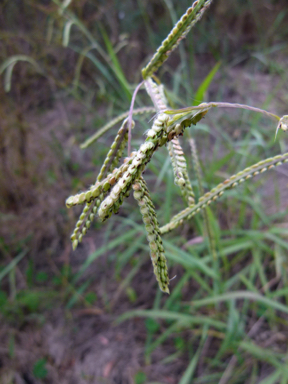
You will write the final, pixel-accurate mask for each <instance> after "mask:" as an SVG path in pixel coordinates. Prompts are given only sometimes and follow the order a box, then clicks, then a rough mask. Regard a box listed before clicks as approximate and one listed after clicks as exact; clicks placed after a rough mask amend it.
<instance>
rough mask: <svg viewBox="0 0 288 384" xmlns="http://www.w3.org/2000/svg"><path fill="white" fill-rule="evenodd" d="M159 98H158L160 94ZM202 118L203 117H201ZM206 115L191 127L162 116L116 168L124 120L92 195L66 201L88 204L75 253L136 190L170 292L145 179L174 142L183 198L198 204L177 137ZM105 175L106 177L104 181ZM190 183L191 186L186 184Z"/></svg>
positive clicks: (162, 283)
mask: <svg viewBox="0 0 288 384" xmlns="http://www.w3.org/2000/svg"><path fill="white" fill-rule="evenodd" d="M150 85H151V86H152V88H154V87H155V84H153V82H152V80H150ZM155 96H156V97H157V93H156V92H155ZM158 96H159V94H158ZM198 115H199V116H200V117H197V116H198ZM202 115H203V113H202V112H196V113H195V114H194V115H193V117H192V118H190V120H189V123H188V121H187V119H186V120H183V121H182V122H180V123H179V122H178V123H177V122H174V121H173V118H172V117H170V116H169V115H167V114H165V113H159V114H158V116H157V117H156V118H155V120H154V122H153V125H152V128H151V129H150V130H149V131H148V132H147V138H146V140H145V142H144V143H143V144H142V145H141V146H140V148H139V150H138V151H135V152H132V153H131V154H130V156H129V157H127V158H125V159H124V161H123V164H122V165H121V166H120V167H119V168H116V166H117V165H118V162H119V159H120V157H121V156H122V154H123V150H124V148H125V145H126V143H127V140H128V120H127V119H126V120H124V122H123V124H122V126H121V128H120V130H119V131H118V134H117V136H116V138H115V140H114V142H113V144H112V146H111V149H110V151H109V152H108V155H107V157H106V159H105V161H104V164H103V166H102V168H101V170H100V173H99V175H98V177H97V181H96V183H95V184H94V185H92V186H91V187H90V189H89V190H88V191H86V192H82V193H79V194H77V195H74V196H70V197H69V198H68V199H67V200H66V205H67V207H68V208H71V207H72V206H75V205H78V204H85V206H84V209H83V212H82V214H81V215H80V217H79V220H78V221H77V223H76V226H75V229H74V231H73V233H72V235H71V240H72V244H73V249H75V248H76V247H77V245H78V244H79V243H80V242H81V241H82V239H83V236H84V235H85V234H86V233H87V229H88V228H89V227H90V226H91V222H92V221H93V220H94V218H95V216H96V215H97V216H98V217H99V218H100V220H101V221H105V220H106V219H108V218H109V217H110V216H111V215H112V214H113V213H117V212H118V210H119V207H120V206H121V204H122V203H123V200H124V198H125V197H128V196H129V193H130V191H131V189H132V188H133V189H134V197H135V198H136V200H137V201H138V204H139V205H140V211H141V213H142V217H143V221H144V224H145V228H146V231H147V237H148V241H149V246H150V253H151V259H152V263H153V268H154V273H155V276H156V279H157V281H158V283H159V287H160V289H161V290H162V291H164V292H169V289H168V284H169V278H168V272H167V266H166V259H165V256H164V249H163V245H162V240H161V237H160V230H159V225H158V221H157V218H156V212H155V208H154V205H153V203H152V201H151V198H150V196H149V192H148V189H147V186H146V184H145V181H144V179H143V178H142V173H143V171H144V169H145V168H146V165H147V164H148V163H149V161H150V160H151V158H152V155H153V153H154V152H155V151H156V150H157V148H159V147H162V146H163V145H165V144H166V143H167V142H172V143H171V147H170V151H172V152H173V155H172V156H171V160H172V164H173V168H174V172H175V178H176V180H177V181H176V182H177V183H178V185H179V186H180V187H181V189H182V190H183V196H184V198H186V200H187V202H188V204H194V195H193V191H192V188H191V187H190V188H189V186H188V185H190V181H189V178H188V173H187V169H186V160H185V158H184V156H183V152H182V150H181V147H180V145H179V143H178V140H177V136H179V135H182V134H183V131H184V129H185V128H186V127H187V126H189V125H191V124H195V122H196V121H197V120H199V119H200V118H201V117H202ZM105 175H106V177H105V178H104V176H105ZM176 176H177V177H176ZM186 181H189V182H187V183H186ZM187 188H188V189H187ZM186 189H187V190H186Z"/></svg>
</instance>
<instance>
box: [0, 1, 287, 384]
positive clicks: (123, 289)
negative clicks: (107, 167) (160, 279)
mask: <svg viewBox="0 0 288 384" xmlns="http://www.w3.org/2000/svg"><path fill="white" fill-rule="evenodd" d="M190 5H191V4H190V3H189V2H188V1H184V0H181V1H177V2H176V1H174V0H173V1H172V0H163V1H145V0H144V1H140V0H137V1H130V0H128V1H125V2H117V1H115V0H114V1H112V0H111V1H109V0H108V1H99V0H98V1H95V0H78V1H73V0H72V1H67V0H66V1H63V2H60V1H56V0H55V1H50V0H43V1H37V2H35V1H33V0H30V1H29V0H22V1H21V0H19V1H16V0H15V1H12V2H11V1H8V0H6V1H5V0H4V1H3V2H1V5H0V24H1V29H0V72H1V86H0V100H1V103H0V116H1V127H0V180H1V182H0V196H1V199H0V256H1V258H0V284H1V286H0V288H1V289H0V319H1V325H0V383H1V384H10V383H17V384H18V383H20V384H23V383H24V384H25V383H27V384H30V383H69V384H70V383H71V384H72V383H77V384H82V383H119V384H120V383H121V384H122V383H123V384H124V383H125V384H126V383H129V384H130V383H136V384H141V383H150V384H152V383H154V384H156V383H158V384H159V383H161V384H166V383H167V384H170V383H171V384H173V383H180V384H186V383H221V384H224V383H249V384H250V383H251V384H252V383H261V384H270V383H271V384H272V383H281V384H284V383H287V382H288V368H287V367H288V365H287V357H288V355H287V353H288V351H287V340H288V332H287V326H288V288H287V277H288V275H287V273H288V263H287V250H288V241H287V237H288V236H287V233H288V231H287V229H288V221H287V213H288V203H287V202H288V189H287V187H288V181H287V175H288V168H287V166H285V165H283V166H281V167H279V168H278V169H277V170H275V171H270V173H267V174H266V173H265V174H263V175H261V176H258V177H257V178H255V179H254V180H252V181H251V182H249V183H248V182H246V183H244V184H243V185H242V186H241V187H239V189H235V190H232V191H230V192H229V193H227V195H226V198H224V199H222V200H221V201H220V202H218V203H217V204H214V205H212V206H211V207H210V209H209V211H208V213H207V214H208V217H209V221H210V224H211V227H212V231H213V235H214V238H215V242H216V249H217V256H218V257H217V259H214V258H213V257H212V255H211V253H210V248H209V244H208V241H207V239H206V238H205V236H204V233H205V229H204V221H203V218H202V216H201V215H199V216H198V217H197V216H196V217H195V219H194V220H193V221H190V222H189V223H186V224H185V225H184V226H183V227H182V228H179V229H177V230H176V231H175V232H173V233H171V234H169V235H167V236H166V237H165V238H164V246H165V250H166V255H167V258H168V263H169V269H170V276H171V277H173V276H175V275H176V278H175V279H174V280H173V281H172V282H171V295H170V296H169V297H167V296H166V295H162V293H161V292H160V291H159V290H158V288H157V286H156V282H155V279H154V276H153V274H152V269H151V263H150V260H149V250H148V245H147V242H146V239H145V233H144V228H143V226H142V224H141V217H140V214H139V212H138V210H137V209H135V208H136V206H137V204H136V202H135V201H134V200H133V198H129V199H128V200H127V202H125V203H124V204H123V206H122V208H121V210H120V214H119V215H118V216H116V217H113V218H111V219H110V220H109V221H108V222H107V223H105V224H104V225H100V223H95V224H94V226H93V228H92V229H91V230H90V232H89V233H88V234H87V235H86V238H84V240H83V243H82V245H81V247H79V248H78V249H77V251H76V252H72V251H71V245H70V239H69V235H70V233H71V231H72V230H73V226H74V223H75V222H76V219H77V215H78V214H79V211H77V209H75V210H69V211H68V210H67V209H66V207H65V204H64V202H65V198H66V197H67V196H69V195H70V194H72V193H74V192H75V193H77V192H78V191H80V190H82V189H83V190H84V189H86V188H87V186H89V185H90V184H91V183H93V181H94V180H95V177H96V175H97V171H98V170H99V167H100V165H101V162H102V161H103V159H104V157H105V154H106V152H107V151H108V149H109V145H110V144H111V142H112V140H113V136H114V135H115V132H116V131H115V130H114V131H113V132H112V131H111V132H109V133H108V134H106V135H105V136H104V137H102V138H101V139H100V141H99V142H98V143H96V144H94V145H93V146H91V147H90V148H89V149H87V150H85V151H82V150H80V149H79V144H80V143H81V142H83V141H84V140H85V139H86V138H87V137H89V135H91V134H93V133H94V132H95V131H96V130H97V129H99V128H100V127H101V126H102V125H104V124H105V123H106V122H107V121H109V120H110V119H111V118H113V117H114V116H116V115H117V114H119V113H122V112H123V111H126V110H128V109H129V105H130V100H131V95H132V93H133V89H134V88H135V86H136V85H137V84H138V83H139V82H140V81H141V71H140V69H141V68H142V67H143V65H144V64H145V63H146V62H147V60H148V57H149V56H151V55H152V54H153V52H154V50H155V49H156V48H157V47H158V45H159V44H160V43H161V41H162V40H163V39H164V38H165V37H166V35H167V34H168V33H169V31H170V29H171V28H172V26H173V23H174V22H175V21H176V20H177V19H178V17H180V16H181V15H182V13H183V12H184V11H185V10H186V8H187V7H188V6H190ZM287 12H288V10H287V2H286V1H285V0H283V1H280V0H278V1H272V0H265V1H260V0H247V1H246V0H245V1H243V0H234V1H233V2H231V1H230V2H227V1H225V0H218V1H217V0H215V1H214V3H213V4H212V6H211V8H210V9H209V10H208V12H207V14H206V15H205V16H204V17H203V19H202V20H201V21H200V22H199V23H198V24H197V25H196V27H195V28H193V29H192V31H191V32H190V34H189V35H188V37H187V39H186V40H185V41H183V42H182V43H181V45H180V47H179V49H178V50H177V51H176V52H175V53H174V54H173V55H171V57H170V58H169V60H168V61H167V63H166V64H165V65H164V66H163V67H162V68H161V69H160V70H159V72H158V74H157V75H158V76H159V78H160V79H161V81H162V82H163V83H164V84H165V85H166V87H167V92H168V95H169V101H170V103H171V106H172V107H183V106H189V105H193V104H197V103H199V102H201V101H202V99H204V100H205V101H229V102H242V103H247V104H250V105H253V106H257V107H260V108H266V109H267V110H269V111H271V112H275V113H277V114H279V115H280V116H281V115H283V114H287V103H288V92H287V91H288V86H287V84H288V82H287V80H288V74H287V65H288V43H287V41H288V40H287V38H288V26H287ZM215 65H217V66H219V68H218V67H217V68H218V70H217V71H216V70H215V71H214V73H213V77H212V76H211V79H210V80H212V81H211V82H208V81H206V82H205V79H206V80H207V76H208V74H209V73H210V71H211V70H212V68H215ZM136 104H137V106H138V107H141V106H144V105H151V104H150V101H149V99H148V97H147V96H146V95H145V93H144V92H143V91H141V92H140V93H139V94H138V96H137V101H136ZM149 119H150V117H147V118H144V117H141V118H139V120H138V119H137V126H136V128H135V129H134V132H133V140H132V146H133V148H138V146H139V144H140V143H141V142H142V141H143V139H144V137H143V134H144V132H145V131H146V130H147V129H148V127H149ZM274 133H275V126H274V125H273V124H271V122H270V121H267V119H265V118H263V117H260V116H259V115H257V114H253V113H251V112H248V111H232V112H231V111H226V110H217V111H212V112H210V113H209V115H208V116H207V118H206V119H205V120H204V122H203V123H202V122H201V124H199V125H197V127H196V128H192V129H191V134H192V136H193V137H194V139H195V141H196V144H197V148H198V153H199V158H200V164H201V167H202V173H203V186H204V189H205V191H207V190H210V189H211V188H212V187H213V186H215V185H216V184H218V183H220V182H221V181H222V180H224V179H225V178H227V177H228V176H229V175H232V174H235V173H237V172H239V171H240V170H242V169H243V168H245V167H246V166H249V165H251V164H253V163H255V162H257V161H260V160H261V159H264V158H266V157H269V156H272V155H276V154H278V153H284V152H287V144H286V143H287V137H285V134H283V133H282V132H280V133H279V136H278V137H277V139H276V141H274ZM182 143H183V146H184V148H185V152H186V157H187V159H188V163H189V166H190V168H189V170H190V177H191V179H192V180H196V177H195V175H194V171H193V166H192V156H191V152H190V148H189V145H188V143H187V142H186V140H185V136H184V138H183V139H182ZM145 179H146V181H147V183H148V185H149V187H150V189H151V191H152V198H153V201H154V202H155V205H156V208H157V210H158V218H159V221H160V223H161V224H164V223H165V222H167V221H169V219H170V218H171V217H172V215H173V214H175V213H177V212H178V211H179V210H180V209H182V208H184V206H183V202H182V201H181V197H180V193H179V190H178V189H177V187H176V186H175V185H174V180H173V173H172V169H171V166H170V160H169V158H168V156H167V151H166V150H165V148H162V149H161V150H160V151H157V153H156V154H155V156H154V158H153V160H152V162H151V163H150V165H149V171H147V172H146V173H145ZM192 184H193V186H194V188H195V190H196V193H197V194H198V195H199V187H198V184H197V182H196V181H193V183H192Z"/></svg>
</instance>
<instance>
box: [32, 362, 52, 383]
mask: <svg viewBox="0 0 288 384" xmlns="http://www.w3.org/2000/svg"><path fill="white" fill-rule="evenodd" d="M46 363H47V361H46V359H39V360H37V361H36V363H35V364H34V367H33V375H34V377H35V378H36V379H45V377H46V376H47V374H48V371H47V368H46Z"/></svg>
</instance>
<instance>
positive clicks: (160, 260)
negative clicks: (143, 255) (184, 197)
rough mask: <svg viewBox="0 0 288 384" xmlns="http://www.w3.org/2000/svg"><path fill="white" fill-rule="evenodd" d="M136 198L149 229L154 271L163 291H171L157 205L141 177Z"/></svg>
mask: <svg viewBox="0 0 288 384" xmlns="http://www.w3.org/2000/svg"><path fill="white" fill-rule="evenodd" d="M133 189H134V198H135V199H136V200H137V201H138V205H139V207H140V211H141V214H142V218H143V222H144V224H145V228H146V231H147V239H148V242H149V247H150V256H151V260H152V265H153V271H154V274H155V276H156V279H157V281H158V284H159V288H160V289H161V291H163V292H166V293H169V288H168V285H169V277H168V270H167V265H166V258H165V254H164V248H163V245H162V239H161V236H160V231H159V224H158V221H157V217H156V212H155V207H154V205H153V203H152V200H151V197H150V194H149V190H148V188H147V185H146V183H145V180H144V179H143V178H142V177H140V178H139V179H138V180H137V181H136V182H135V183H134V184H133Z"/></svg>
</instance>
